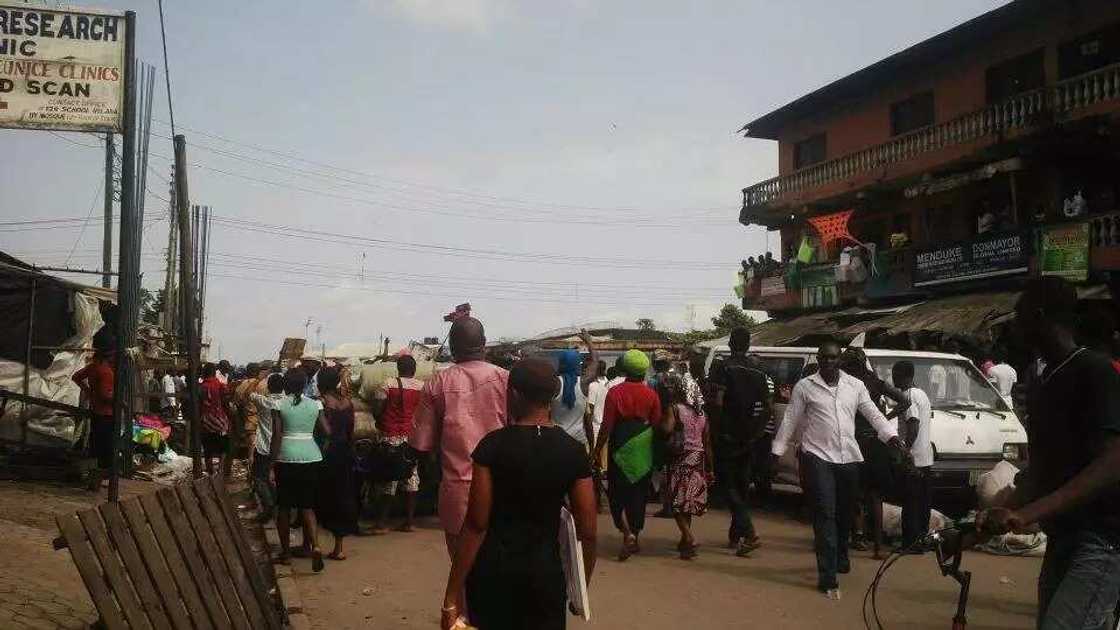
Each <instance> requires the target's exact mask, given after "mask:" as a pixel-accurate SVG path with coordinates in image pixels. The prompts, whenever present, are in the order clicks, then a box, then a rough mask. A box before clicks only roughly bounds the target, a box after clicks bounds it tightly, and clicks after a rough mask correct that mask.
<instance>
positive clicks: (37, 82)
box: [0, 4, 126, 132]
mask: <svg viewBox="0 0 1120 630" xmlns="http://www.w3.org/2000/svg"><path fill="white" fill-rule="evenodd" d="M125 28H126V26H125V16H124V15H123V14H112V13H91V12H88V11H70V10H55V9H47V8H40V7H37V6H32V5H28V4H18V5H15V6H12V5H5V4H0V127H14V128H20V129H53V130H57V131H109V132H119V131H121V126H122V124H121V121H122V119H123V113H124V84H125V76H124V75H125Z"/></svg>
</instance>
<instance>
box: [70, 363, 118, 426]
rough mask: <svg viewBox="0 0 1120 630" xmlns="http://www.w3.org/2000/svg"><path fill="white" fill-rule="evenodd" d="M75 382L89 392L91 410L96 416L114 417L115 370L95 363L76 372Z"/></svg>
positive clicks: (103, 364) (105, 364)
mask: <svg viewBox="0 0 1120 630" xmlns="http://www.w3.org/2000/svg"><path fill="white" fill-rule="evenodd" d="M71 378H73V380H74V382H75V383H77V384H78V385H79V386H80V387H82V388H84V389H86V390H87V391H88V392H89V406H90V410H91V411H92V412H93V414H94V415H96V416H112V415H113V383H114V378H115V377H114V374H113V368H112V367H110V366H109V365H108V364H107V363H103V362H101V361H94V362H93V363H90V364H89V365H87V366H85V367H84V368H82V369H80V370H78V371H77V372H74V376H73V377H71Z"/></svg>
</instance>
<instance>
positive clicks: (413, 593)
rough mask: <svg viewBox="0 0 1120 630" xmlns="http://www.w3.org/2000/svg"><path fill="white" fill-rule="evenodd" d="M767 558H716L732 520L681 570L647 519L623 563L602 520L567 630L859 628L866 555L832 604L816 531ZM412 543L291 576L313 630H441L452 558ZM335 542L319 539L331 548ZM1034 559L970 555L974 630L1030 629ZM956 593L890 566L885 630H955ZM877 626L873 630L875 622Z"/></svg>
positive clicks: (768, 532)
mask: <svg viewBox="0 0 1120 630" xmlns="http://www.w3.org/2000/svg"><path fill="white" fill-rule="evenodd" d="M756 523H757V526H758V529H759V532H760V535H761V536H762V538H763V541H764V547H763V548H762V549H760V550H759V551H757V552H755V554H754V557H752V558H749V559H742V558H736V557H735V556H733V555H732V554H731V552H730V551H728V550H727V549H724V548H722V547H720V543H721V541H723V540H726V539H725V536H726V527H727V514H726V513H724V512H712V513H710V514H708V515H707V516H705V517H703V518H700V519H698V525H697V528H696V529H697V536H698V539H699V541H700V543H701V544H702V545H704V547H703V548H702V549H701V551H700V556H699V557H698V558H697V559H696V560H694V561H691V562H685V561H681V560H679V559H677V557H676V554H675V552H673V551H672V550H673V547H674V546H675V545H676V540H677V531H676V528H675V526H674V525H673V523H672V521H670V520H665V519H649V520H648V521H647V530H646V534H645V535H644V536H643V541H642V542H643V554H642V555H640V556H636V557H634V558H632V559H630V560H629V561H627V562H625V563H619V562H617V561H615V560H614V553H615V552H616V551H617V549H618V545H619V542H620V539H619V537H618V535H617V534H616V533H615V532H614V530H613V528H612V527H611V525H610V519H609V518H608V517H602V518H601V519H600V523H599V527H600V553H601V561H600V563H599V565H598V569H597V571H596V574H595V577H594V579H593V582H592V587H591V598H592V612H593V621H592V622H590V623H587V624H585V623H583V622H582V621H573V622H571V623H570V624H569V627H570V628H585V627H588V628H589V627H597V628H611V629H613V628H642V629H643V630H669V629H674V630H676V629H679V628H682V627H685V628H695V629H697V630H700V629H706V628H743V627H758V628H769V629H781V628H794V629H805V630H821V629H824V628H829V629H831V628H856V629H859V628H863V627H864V625H863V620H862V616H861V612H860V604H861V603H862V600H863V594H864V591H865V590H866V588H867V586H868V584H870V582H871V580H872V578H873V577H874V574H875V571H876V570H877V569H878V566H879V563H878V562H876V561H873V560H871V558H870V554H869V553H863V552H853V553H854V555H853V567H852V573H851V574H850V575H847V576H841V588H842V590H843V598H842V599H841V600H840V601H838V602H837V601H831V600H827V599H825V598H824V597H823V596H821V595H820V594H818V593H817V591H816V590H815V584H816V571H815V566H814V560H813V555H812V548H811V539H812V531H811V528H810V527H809V526H808V525H807V524H805V523H801V522H798V521H795V520H793V519H791V518H789V517H787V516H786V515H784V514H777V513H763V514H761V515H759V516H757V518H756ZM425 525H426V528H425V529H422V530H421V531H418V532H416V533H412V534H397V533H394V534H390V535H387V536H379V537H360V538H354V539H351V540H349V541H348V545H349V546H348V549H347V552H348V554H349V559H348V560H346V561H344V562H330V561H328V565H327V568H326V570H325V571H324V572H323V573H321V574H319V575H315V574H312V573H311V572H310V567H309V566H308V565H307V561H306V560H303V561H297V563H296V564H295V565H294V566H293V571H294V573H295V574H296V575H297V578H298V585H299V587H300V591H301V593H302V596H303V606H304V610H305V611H307V612H308V613H309V615H310V617H311V619H312V623H313V627H315V628H318V629H322V630H327V629H331V630H334V629H343V628H395V629H398V628H399V629H401V630H410V629H414V628H415V629H424V630H431V629H432V628H435V627H437V624H438V620H439V606H440V604H441V600H442V593H443V588H444V585H445V584H446V582H445V580H446V578H447V569H448V561H447V553H446V550H445V548H444V542H443V536H442V533H441V532H439V531H438V530H436V529H433V528H434V526H435V524H434V522H428V523H425ZM329 538H330V535H329V534H327V535H326V538H325V539H324V540H322V541H321V542H322V544H323V545H324V546H326V545H327V544H329ZM1040 563H1041V561H1040V559H1038V558H1021V557H1013V558H1007V557H996V556H991V555H987V554H981V553H970V554H968V555H966V557H965V560H964V565H963V567H964V568H966V569H969V570H971V571H972V572H973V581H972V595H971V598H970V602H969V622H970V623H969V628H970V629H971V630H983V629H986V628H988V629H996V628H998V629H1000V630H1009V629H1016V628H1022V629H1024V630H1025V629H1028V628H1033V627H1034V626H1033V611H1034V601H1035V595H1034V584H1035V578H1036V576H1037V575H1038V568H1039V565H1040ZM956 597H957V586H956V583H955V582H953V581H952V580H951V579H949V578H946V577H942V576H941V574H940V572H939V571H938V570H937V567H936V565H935V562H934V560H933V558H932V557H930V556H924V557H919V556H912V557H906V558H903V559H902V560H900V561H899V562H898V563H896V564H895V565H894V567H893V568H892V569H891V571H890V573H889V574H888V575H887V577H886V578H885V580H884V585H883V587H882V588H881V589H880V591H879V598H878V600H879V612H880V617H881V619H882V622H883V627H884V628H891V629H894V628H907V629H927V628H928V629H940V628H950V627H952V623H951V620H952V616H953V613H954V611H955V608H956ZM872 623H874V622H872Z"/></svg>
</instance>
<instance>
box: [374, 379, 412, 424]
mask: <svg viewBox="0 0 1120 630" xmlns="http://www.w3.org/2000/svg"><path fill="white" fill-rule="evenodd" d="M393 385H396V383H393ZM419 404H420V390H419V389H410V388H408V387H405V388H404V389H401V388H399V387H391V386H386V387H385V411H383V412H381V421H380V422H379V423H378V425H380V426H378V428H379V429H381V432H382V433H384V434H385V435H386V436H388V437H408V435H409V434H410V433H412V415H413V414H414V413H416V406H417V405H419Z"/></svg>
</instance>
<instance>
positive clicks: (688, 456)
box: [669, 451, 708, 516]
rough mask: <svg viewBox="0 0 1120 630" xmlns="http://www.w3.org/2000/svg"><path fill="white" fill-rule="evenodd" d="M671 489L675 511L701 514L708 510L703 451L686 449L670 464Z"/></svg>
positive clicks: (692, 514)
mask: <svg viewBox="0 0 1120 630" xmlns="http://www.w3.org/2000/svg"><path fill="white" fill-rule="evenodd" d="M669 490H670V492H671V493H672V497H673V512H674V513H676V514H688V515H691V516H700V515H702V514H703V513H704V512H706V511H707V510H708V480H707V477H706V475H705V474H704V452H703V451H686V452H685V453H684V455H681V456H680V457H678V458H677V459H676V460H675V461H674V462H673V463H672V464H671V465H670V467H669Z"/></svg>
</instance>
